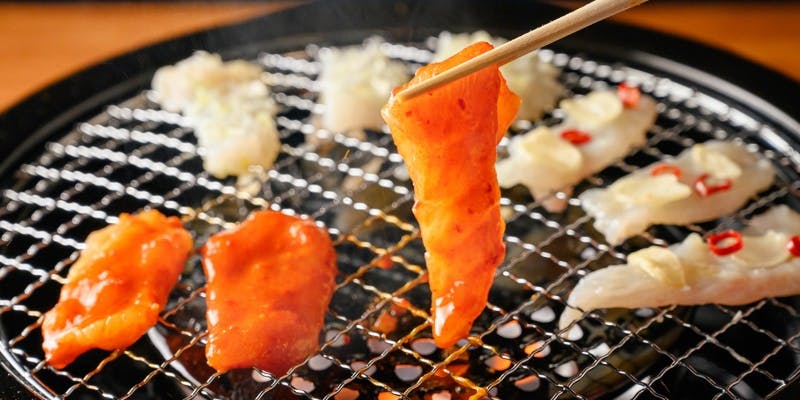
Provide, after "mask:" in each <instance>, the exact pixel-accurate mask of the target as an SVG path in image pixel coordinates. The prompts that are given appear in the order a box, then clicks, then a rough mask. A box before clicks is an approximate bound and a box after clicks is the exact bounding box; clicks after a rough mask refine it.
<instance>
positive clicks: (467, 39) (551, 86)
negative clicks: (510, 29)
mask: <svg viewBox="0 0 800 400" xmlns="http://www.w3.org/2000/svg"><path fill="white" fill-rule="evenodd" d="M477 42H489V43H491V44H492V45H494V46H499V45H501V44H503V43H505V42H506V40H505V39H501V38H494V37H492V36H491V35H489V34H488V33H487V32H486V31H477V32H473V33H471V34H470V33H450V32H442V33H441V34H440V35H439V37H438V38H437V41H436V53H435V54H434V57H433V62H440V61H443V60H444V59H446V58H448V57H450V56H452V55H453V54H456V53H457V52H458V51H459V50H461V49H463V48H465V47H467V46H469V45H471V44H473V43H477ZM500 72H501V73H502V74H503V77H505V79H506V82H508V87H509V88H510V89H511V91H512V92H514V93H516V94H517V95H519V96H520V97H521V98H522V104H521V105H520V107H519V111H518V113H517V117H518V118H521V119H528V120H537V119H539V118H541V117H542V114H544V113H545V112H547V111H549V110H551V109H553V107H555V105H556V102H557V101H558V99H559V98H560V97H561V96H562V95H563V94H564V86H562V85H561V83H559V82H558V75H559V74H560V73H561V71H560V70H559V69H558V68H556V67H555V66H553V65H552V64H549V63H546V62H543V61H541V60H540V59H539V56H538V55H537V53H536V52H532V53H528V54H525V55H523V56H522V57H519V58H517V59H516V60H514V61H512V62H510V63H508V64H506V65H503V66H502V67H500Z"/></svg>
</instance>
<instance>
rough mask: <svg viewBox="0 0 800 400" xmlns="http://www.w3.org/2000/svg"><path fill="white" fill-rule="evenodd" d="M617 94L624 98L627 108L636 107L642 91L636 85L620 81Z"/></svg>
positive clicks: (621, 98)
mask: <svg viewBox="0 0 800 400" xmlns="http://www.w3.org/2000/svg"><path fill="white" fill-rule="evenodd" d="M617 96H618V97H619V99H620V100H622V105H623V106H624V107H625V108H636V106H638V105H639V98H640V97H641V96H642V92H641V91H639V88H638V87H636V86H628V85H627V84H625V83H620V84H619V86H617Z"/></svg>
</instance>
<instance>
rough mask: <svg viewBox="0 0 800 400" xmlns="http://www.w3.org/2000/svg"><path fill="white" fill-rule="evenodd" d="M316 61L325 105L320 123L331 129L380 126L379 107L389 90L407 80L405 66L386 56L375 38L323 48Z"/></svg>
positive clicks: (346, 129)
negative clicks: (361, 42)
mask: <svg viewBox="0 0 800 400" xmlns="http://www.w3.org/2000/svg"><path fill="white" fill-rule="evenodd" d="M319 61H320V63H321V65H322V69H321V72H320V75H319V87H320V102H321V103H322V104H323V105H324V106H325V108H324V111H323V114H322V118H321V120H320V122H321V125H322V127H323V128H325V129H328V130H330V131H333V132H346V131H350V130H357V129H364V128H373V129H380V128H381V127H382V126H383V119H382V118H381V107H383V105H384V104H386V102H387V101H388V100H389V97H390V96H391V94H392V89H394V88H395V87H396V86H399V85H400V84H402V83H404V82H406V81H407V80H408V79H409V74H408V71H406V68H405V66H404V65H403V64H402V63H401V62H399V61H393V60H391V59H389V57H387V56H386V55H385V54H384V53H383V52H382V51H381V50H380V42H378V41H369V42H368V43H367V44H366V45H365V46H353V47H346V48H341V49H333V48H329V49H323V50H321V51H320V53H319Z"/></svg>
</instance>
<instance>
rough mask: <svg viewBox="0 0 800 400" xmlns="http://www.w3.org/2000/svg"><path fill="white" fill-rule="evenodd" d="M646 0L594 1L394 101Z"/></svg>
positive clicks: (499, 62) (522, 52)
mask: <svg viewBox="0 0 800 400" xmlns="http://www.w3.org/2000/svg"><path fill="white" fill-rule="evenodd" d="M646 1H647V0H595V1H592V2H591V3H589V4H587V5H585V6H583V7H581V8H579V9H577V10H575V11H572V12H570V13H569V14H567V15H564V16H563V17H561V18H558V19H556V20H554V21H551V22H549V23H547V24H545V25H542V26H541V27H539V28H536V29H534V30H532V31H530V32H528V33H526V34H524V35H522V36H519V37H517V38H516V39H514V40H511V41H510V42H506V43H505V44H503V45H501V46H497V47H496V48H494V49H492V50H490V51H487V52H486V53H483V54H481V55H479V56H477V57H475V58H473V59H470V60H468V61H466V62H464V63H462V64H459V65H457V66H455V67H453V68H451V69H449V70H447V71H445V72H443V73H441V74H439V75H436V76H434V77H433V78H430V79H428V80H425V81H422V82H420V83H417V84H415V85H412V86H409V87H407V88H406V89H404V90H403V91H401V92H400V93H398V94H397V97H400V98H403V99H410V98H412V97H415V96H418V95H420V94H422V93H425V92H427V91H429V90H431V89H435V88H437V87H439V86H442V85H444V84H446V83H449V82H452V81H454V80H456V79H459V78H462V77H464V76H466V75H469V74H471V73H473V72H475V71H479V70H481V69H483V68H486V67H488V66H490V65H494V64H497V65H498V66H500V65H503V64H506V63H508V62H510V61H512V60H514V59H516V58H518V57H520V56H522V55H525V54H527V53H530V52H532V51H534V50H537V49H539V48H541V47H542V46H546V45H548V44H550V43H553V42H555V41H556V40H558V39H561V38H563V37H565V36H567V35H569V34H571V33H574V32H577V31H579V30H581V29H583V28H585V27H587V26H589V25H591V24H593V23H595V22H598V21H601V20H603V19H606V18H608V17H610V16H612V15H614V14H617V13H619V12H622V11H625V10H627V9H629V8H631V7H635V6H638V5H639V4H642V3H644V2H646Z"/></svg>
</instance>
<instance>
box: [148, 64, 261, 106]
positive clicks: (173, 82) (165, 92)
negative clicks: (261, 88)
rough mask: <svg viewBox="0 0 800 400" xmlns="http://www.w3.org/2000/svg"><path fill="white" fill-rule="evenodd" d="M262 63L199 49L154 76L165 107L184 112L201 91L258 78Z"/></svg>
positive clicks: (154, 83) (232, 85)
mask: <svg viewBox="0 0 800 400" xmlns="http://www.w3.org/2000/svg"><path fill="white" fill-rule="evenodd" d="M261 73H262V71H261V68H260V67H259V66H258V65H255V64H252V63H249V62H247V61H243V60H235V61H230V62H227V63H225V62H223V61H222V58H221V57H220V56H219V54H210V53H207V52H205V51H197V52H195V53H194V54H193V55H192V56H191V57H189V58H187V59H185V60H181V61H179V62H178V63H176V64H175V65H167V66H164V67H161V68H159V69H158V71H156V73H155V76H153V90H154V91H155V94H156V98H157V100H158V103H159V104H160V105H161V107H162V108H163V109H165V110H167V111H172V112H184V111H186V109H187V108H188V107H190V106H191V104H192V103H193V102H194V99H195V96H196V95H197V92H198V91H209V90H214V91H223V92H224V91H226V90H228V88H230V87H235V86H237V85H239V84H243V83H245V84H246V83H248V82H252V81H255V80H258V79H259V77H260V76H261Z"/></svg>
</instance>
